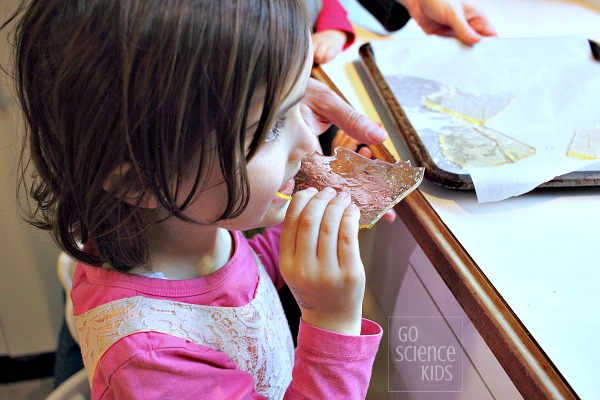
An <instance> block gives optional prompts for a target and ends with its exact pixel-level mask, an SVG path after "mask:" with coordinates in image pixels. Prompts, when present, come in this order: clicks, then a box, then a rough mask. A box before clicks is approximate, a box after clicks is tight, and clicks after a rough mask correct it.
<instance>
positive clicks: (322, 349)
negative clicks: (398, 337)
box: [284, 319, 383, 399]
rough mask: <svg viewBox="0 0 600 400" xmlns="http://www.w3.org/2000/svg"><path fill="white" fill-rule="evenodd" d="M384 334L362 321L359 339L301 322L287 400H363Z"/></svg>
mask: <svg viewBox="0 0 600 400" xmlns="http://www.w3.org/2000/svg"><path fill="white" fill-rule="evenodd" d="M382 334H383V330H382V329H381V327H380V326H379V325H378V324H376V323H375V322H372V321H369V320H368V319H363V320H362V328H361V334H360V336H350V335H342V334H340V333H336V332H331V331H327V330H324V329H320V328H317V327H315V326H312V325H309V324H307V323H305V322H304V321H302V320H301V321H300V330H299V333H298V347H297V348H296V353H295V360H294V369H293V371H292V377H293V378H292V382H291V384H290V386H289V387H288V390H287V392H286V396H285V397H284V398H286V399H364V398H365V396H366V394H367V389H368V387H369V382H370V380H371V373H372V370H373V361H374V360H375V355H376V354H377V349H378V347H379V342H380V341H381V336H382Z"/></svg>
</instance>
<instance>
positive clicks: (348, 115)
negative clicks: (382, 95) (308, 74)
mask: <svg viewBox="0 0 600 400" xmlns="http://www.w3.org/2000/svg"><path fill="white" fill-rule="evenodd" d="M305 103H307V105H309V107H310V109H311V110H312V111H313V112H314V113H316V114H317V115H319V116H320V119H321V120H327V121H329V122H331V123H333V124H334V125H336V126H337V127H338V128H340V129H342V130H344V131H345V132H346V133H347V134H348V135H350V136H352V137H353V138H354V139H356V140H358V141H360V142H361V143H367V144H379V143H381V142H383V141H384V140H385V138H386V137H387V133H386V132H385V131H384V130H383V129H381V128H380V127H379V125H377V124H376V123H375V122H373V121H371V120H370V119H369V118H367V117H366V116H364V115H362V114H360V113H359V112H357V111H356V110H354V109H353V108H352V107H351V106H350V105H349V104H348V103H346V102H345V101H344V100H343V99H342V98H341V97H340V96H338V95H337V94H336V93H335V92H334V91H333V90H331V89H329V88H328V87H327V86H326V85H324V84H323V83H321V82H318V81H317V80H316V79H310V80H309V83H308V86H307V88H306V95H305Z"/></svg>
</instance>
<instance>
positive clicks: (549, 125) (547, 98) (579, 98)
mask: <svg viewBox="0 0 600 400" xmlns="http://www.w3.org/2000/svg"><path fill="white" fill-rule="evenodd" d="M371 47H372V48H373V52H374V54H375V60H376V63H377V66H378V67H379V69H380V71H381V72H382V74H383V75H384V76H385V77H386V80H388V79H393V78H394V77H400V76H402V77H406V76H409V77H417V78H423V79H427V80H432V81H436V82H440V83H441V84H443V85H444V86H446V87H451V88H456V89H458V90H460V91H461V92H464V93H469V94H473V95H494V94H507V93H508V94H510V95H511V96H512V99H511V101H510V103H509V104H508V106H506V107H505V108H504V109H502V110H501V111H500V112H499V113H498V114H496V115H494V116H493V117H491V118H489V119H488V120H486V121H485V126H487V127H489V128H492V129H495V130H497V131H499V132H502V133H504V134H506V135H509V136H511V137H513V138H515V139H517V140H519V141H522V142H524V143H526V144H528V145H529V146H532V147H534V148H535V149H536V154H535V155H533V156H530V157H528V158H525V159H523V160H521V161H518V162H515V163H508V164H503V165H500V166H494V167H478V168H466V171H464V170H463V171H451V172H461V173H468V174H470V175H471V177H472V179H473V183H474V186H475V191H476V193H477V198H478V201H479V202H489V201H499V200H503V199H506V198H508V197H512V196H517V195H520V194H523V193H526V192H528V191H530V190H532V189H534V188H535V187H537V186H538V185H540V184H541V183H544V182H547V181H549V180H552V179H553V178H554V177H556V176H559V175H563V174H565V173H568V172H572V171H575V170H598V169H600V162H599V160H579V159H574V158H571V157H568V156H567V151H568V148H569V145H570V143H571V139H572V137H573V134H574V133H575V131H577V130H579V129H588V128H592V127H594V128H596V127H600V62H598V61H595V60H594V59H593V56H592V53H591V51H590V46H589V43H588V40H587V39H586V38H584V37H576V36H568V37H544V38H522V39H521V38H511V39H506V38H484V39H483V40H482V41H481V42H480V43H478V44H477V45H475V46H473V47H468V46H465V45H462V44H461V43H459V42H458V41H457V40H455V39H452V38H442V37H434V36H431V37H427V38H419V39H397V40H384V41H373V42H371ZM392 90H393V88H392ZM396 97H402V96H401V95H400V96H398V95H397V96H396ZM400 103H401V104H402V102H400ZM405 111H406V112H407V115H408V117H409V119H410V120H411V123H412V124H413V126H414V127H415V129H416V130H417V132H419V134H420V135H421V132H425V131H429V132H431V131H435V130H436V129H438V128H439V126H437V127H436V124H439V122H437V121H436V119H435V118H423V113H422V112H421V113H420V114H416V113H413V112H411V110H410V109H408V110H407V109H406V108H405ZM424 143H425V144H426V145H427V146H428V148H429V143H427V141H425V140H424ZM430 153H431V152H430ZM434 153H435V151H434ZM434 160H435V157H434ZM435 161H436V163H437V160H435ZM446 162H447V160H446ZM438 165H440V164H439V163H438ZM454 168H458V169H459V170H460V169H461V168H462V167H460V166H456V165H455V166H454ZM444 169H447V168H444Z"/></svg>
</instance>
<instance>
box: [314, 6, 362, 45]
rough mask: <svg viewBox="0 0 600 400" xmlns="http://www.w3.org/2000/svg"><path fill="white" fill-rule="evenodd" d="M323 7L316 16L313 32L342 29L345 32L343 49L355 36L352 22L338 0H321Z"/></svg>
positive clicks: (352, 41)
mask: <svg viewBox="0 0 600 400" xmlns="http://www.w3.org/2000/svg"><path fill="white" fill-rule="evenodd" d="M322 1H323V7H322V8H321V12H320V13H319V16H318V17H317V23H316V24H315V32H321V31H325V30H328V29H332V30H336V31H342V32H344V33H345V34H346V44H345V45H344V49H346V48H347V47H348V46H350V45H351V44H352V43H354V39H355V37H356V35H355V33H354V29H353V28H352V24H351V23H350V20H349V19H348V13H347V11H346V9H345V8H344V7H343V6H342V4H341V3H340V2H339V1H338V0H322Z"/></svg>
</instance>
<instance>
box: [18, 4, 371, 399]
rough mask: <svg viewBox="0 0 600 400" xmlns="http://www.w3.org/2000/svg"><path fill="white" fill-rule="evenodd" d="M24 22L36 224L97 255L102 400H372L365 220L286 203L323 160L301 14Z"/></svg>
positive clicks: (52, 9) (110, 13)
mask: <svg viewBox="0 0 600 400" xmlns="http://www.w3.org/2000/svg"><path fill="white" fill-rule="evenodd" d="M18 15H20V21H19V24H18V26H17V29H16V37H15V39H16V40H15V44H16V63H15V65H16V83H17V93H18V97H19V100H20V102H21V104H22V107H23V110H24V114H25V119H26V131H27V141H28V149H27V151H28V153H27V154H30V160H23V161H24V164H23V165H24V166H27V165H29V166H33V167H34V171H33V176H34V181H33V184H32V187H31V188H30V189H31V190H30V193H31V195H32V197H33V199H34V200H35V202H36V207H35V208H34V212H33V214H32V215H31V218H32V222H33V223H34V224H36V225H38V226H40V227H42V228H44V229H48V230H50V231H51V232H52V235H53V237H54V239H55V240H56V241H57V243H58V244H59V245H60V247H61V248H62V249H63V250H65V251H67V252H68V253H69V254H71V255H72V256H74V257H76V258H78V259H79V260H80V262H79V264H78V266H77V269H76V273H75V278H74V282H73V289H72V299H73V303H74V314H75V319H76V323H77V326H78V331H79V341H80V344H81V347H82V353H83V356H84V360H85V366H86V370H87V372H88V376H89V379H90V384H91V388H92V397H93V398H95V399H99V398H104V399H112V398H119V399H123V398H140V399H151V398H160V399H165V398H178V399H183V398H198V397H201V396H202V397H204V398H207V399H236V398H265V397H266V398H282V397H285V398H310V399H334V398H339V399H352V398H361V397H364V395H365V393H366V389H367V386H368V382H369V378H370V373H371V367H372V362H373V359H374V356H375V353H376V351H377V347H378V344H379V341H380V338H381V333H382V332H381V328H380V327H379V326H378V325H376V324H375V323H373V322H371V321H368V320H365V319H362V318H361V306H362V299H363V292H364V285H365V281H364V271H363V266H362V262H361V260H360V255H359V250H358V240H357V232H358V217H359V212H358V209H357V208H356V207H355V206H354V205H352V204H351V201H350V199H349V198H348V197H347V196H344V195H343V194H340V195H337V196H336V195H335V192H334V191H333V190H323V191H321V192H318V193H317V191H316V190H312V189H308V190H304V191H301V192H298V193H296V194H295V195H294V198H293V200H292V201H291V202H289V203H288V202H287V201H286V200H283V199H281V198H280V197H278V196H277V195H276V193H277V192H282V193H284V194H290V193H291V192H292V190H293V187H294V179H293V177H294V176H295V174H296V173H297V172H298V170H299V167H300V162H301V160H302V158H303V157H304V156H306V155H308V154H310V153H312V152H313V150H314V149H315V146H316V139H315V137H314V135H313V133H312V132H311V131H310V130H309V129H308V128H307V126H306V124H305V122H304V120H303V118H302V116H301V115H300V104H299V102H300V101H301V100H302V98H303V96H304V92H305V90H306V87H307V82H308V79H309V73H310V69H311V66H312V48H311V42H310V36H309V29H308V19H307V16H306V12H305V10H304V8H303V5H302V1H301V0H227V1H223V0H68V1H67V0H44V1H31V2H29V3H24V5H23V6H22V10H20V11H19V13H18ZM24 154H25V153H24ZM29 161H31V162H29ZM23 178H25V176H23ZM25 181H26V180H25V179H24V182H25ZM282 221H283V224H281V222H282ZM264 226H271V228H267V229H266V230H265V231H264V233H263V234H262V235H258V236H255V237H254V238H253V239H252V240H250V241H247V240H246V239H245V238H244V236H243V235H242V234H241V233H240V231H244V230H248V229H251V228H256V227H264ZM79 243H83V248H81V247H80V245H79ZM285 284H287V285H289V287H290V288H291V290H292V292H293V293H294V296H295V297H296V299H297V301H298V303H299V305H300V307H301V310H302V321H301V326H300V332H299V336H298V346H297V348H296V349H295V351H294V349H293V346H292V340H291V337H290V333H289V328H288V326H287V322H286V319H285V316H284V314H283V311H282V308H281V304H280V303H279V299H278V298H277V293H276V289H277V288H281V287H282V286H283V285H285Z"/></svg>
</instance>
